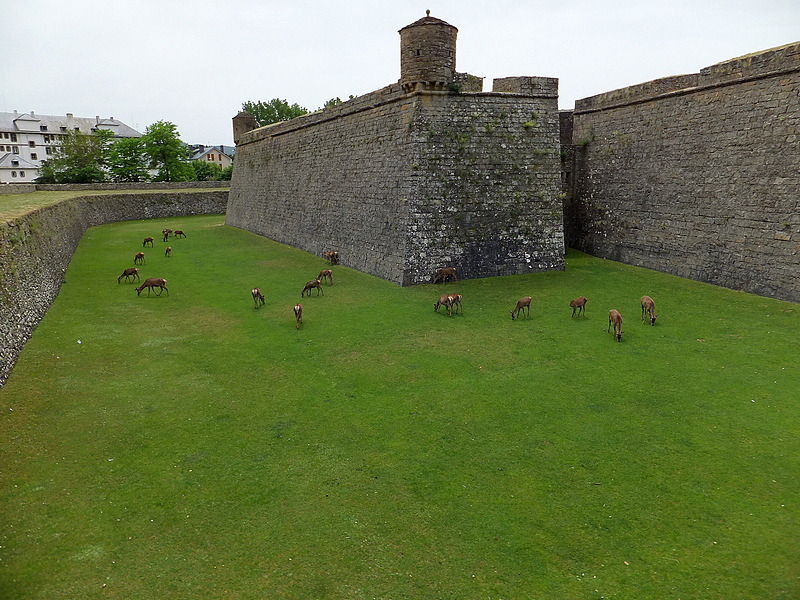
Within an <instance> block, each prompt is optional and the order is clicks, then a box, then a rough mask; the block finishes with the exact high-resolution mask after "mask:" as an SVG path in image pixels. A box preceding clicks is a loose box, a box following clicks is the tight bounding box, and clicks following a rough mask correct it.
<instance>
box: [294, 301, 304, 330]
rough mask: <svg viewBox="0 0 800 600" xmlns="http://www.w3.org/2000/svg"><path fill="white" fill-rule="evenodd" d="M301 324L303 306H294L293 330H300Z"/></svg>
mask: <svg viewBox="0 0 800 600" xmlns="http://www.w3.org/2000/svg"><path fill="white" fill-rule="evenodd" d="M302 322H303V305H302V304H295V305H294V328H295V329H300V323H302Z"/></svg>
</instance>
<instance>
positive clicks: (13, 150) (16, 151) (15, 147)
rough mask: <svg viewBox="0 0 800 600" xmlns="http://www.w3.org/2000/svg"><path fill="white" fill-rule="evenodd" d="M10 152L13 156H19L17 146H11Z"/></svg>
mask: <svg viewBox="0 0 800 600" xmlns="http://www.w3.org/2000/svg"><path fill="white" fill-rule="evenodd" d="M11 151H12V152H13V153H14V154H19V146H12V148H11Z"/></svg>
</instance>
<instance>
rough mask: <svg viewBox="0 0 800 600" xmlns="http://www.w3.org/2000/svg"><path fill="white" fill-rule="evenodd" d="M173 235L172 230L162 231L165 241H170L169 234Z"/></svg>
mask: <svg viewBox="0 0 800 600" xmlns="http://www.w3.org/2000/svg"><path fill="white" fill-rule="evenodd" d="M170 233H172V229H162V230H161V236H162V238H163V240H164V241H165V242H166V241H167V240H168V239H169V234H170Z"/></svg>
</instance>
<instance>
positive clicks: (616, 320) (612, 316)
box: [606, 308, 622, 342]
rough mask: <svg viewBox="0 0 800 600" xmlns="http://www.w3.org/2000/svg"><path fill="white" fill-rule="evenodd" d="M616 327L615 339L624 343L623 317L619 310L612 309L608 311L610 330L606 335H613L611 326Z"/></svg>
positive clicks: (607, 330) (608, 329)
mask: <svg viewBox="0 0 800 600" xmlns="http://www.w3.org/2000/svg"><path fill="white" fill-rule="evenodd" d="M612 324H613V325H614V337H615V338H616V340H617V341H618V342H621V341H622V315H621V314H619V311H618V310H615V309H613V308H612V309H611V310H610V311H608V328H607V329H606V333H611V325H612Z"/></svg>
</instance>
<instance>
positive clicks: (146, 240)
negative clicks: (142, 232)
mask: <svg viewBox="0 0 800 600" xmlns="http://www.w3.org/2000/svg"><path fill="white" fill-rule="evenodd" d="M147 244H150V247H151V248H152V247H153V238H151V237H146V238H144V239H143V240H142V248H144V247H146V246H147Z"/></svg>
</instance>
